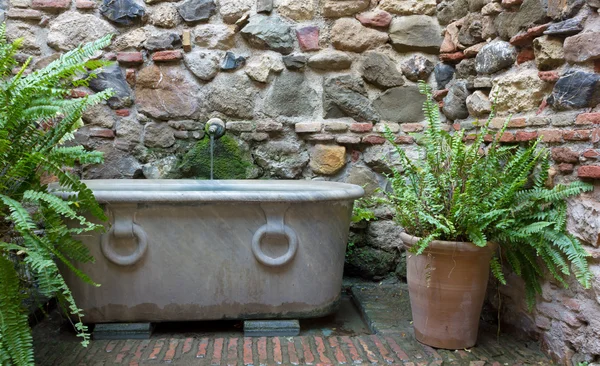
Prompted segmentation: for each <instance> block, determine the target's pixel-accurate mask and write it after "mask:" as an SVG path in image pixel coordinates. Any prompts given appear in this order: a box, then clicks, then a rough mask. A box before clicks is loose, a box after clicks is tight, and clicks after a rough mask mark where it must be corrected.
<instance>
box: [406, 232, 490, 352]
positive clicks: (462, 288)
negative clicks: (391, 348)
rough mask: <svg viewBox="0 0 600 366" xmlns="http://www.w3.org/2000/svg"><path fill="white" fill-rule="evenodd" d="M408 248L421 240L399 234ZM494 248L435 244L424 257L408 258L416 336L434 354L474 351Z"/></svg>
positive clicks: (424, 253)
mask: <svg viewBox="0 0 600 366" xmlns="http://www.w3.org/2000/svg"><path fill="white" fill-rule="evenodd" d="M400 238H401V239H402V241H403V242H404V245H405V246H407V247H408V248H410V247H411V246H413V245H414V244H415V243H416V242H417V241H418V240H419V238H417V237H415V236H412V235H408V234H405V233H402V234H401V235H400ZM496 248H497V245H496V244H494V243H489V245H488V246H486V247H485V248H480V247H478V246H476V245H474V244H473V243H465V242H449V241H437V240H436V241H433V242H431V244H429V247H428V248H427V249H426V250H425V252H423V254H422V255H414V254H411V253H407V257H406V261H407V263H406V266H407V280H408V291H409V293H410V305H411V307H412V315H413V326H414V329H415V336H416V338H417V340H418V341H419V342H421V343H424V344H427V345H429V346H432V347H436V348H446V349H463V348H469V347H472V346H474V345H475V343H476V342H477V330H478V328H479V316H480V314H481V308H482V306H483V300H484V298H485V291H486V288H487V283H488V277H489V270H490V259H491V257H492V254H493V253H494V251H495V250H496Z"/></svg>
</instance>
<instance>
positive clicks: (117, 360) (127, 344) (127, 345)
mask: <svg viewBox="0 0 600 366" xmlns="http://www.w3.org/2000/svg"><path fill="white" fill-rule="evenodd" d="M132 346H133V343H132V341H131V340H127V341H125V344H124V345H123V348H121V351H119V354H118V355H117V357H116V358H115V363H121V362H123V359H124V358H125V356H127V353H128V352H129V351H130V350H131V347H132Z"/></svg>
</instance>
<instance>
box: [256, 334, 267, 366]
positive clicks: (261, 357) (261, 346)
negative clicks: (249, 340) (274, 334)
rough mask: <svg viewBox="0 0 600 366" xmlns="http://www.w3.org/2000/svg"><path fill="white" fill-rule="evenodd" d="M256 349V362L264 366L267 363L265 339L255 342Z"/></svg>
mask: <svg viewBox="0 0 600 366" xmlns="http://www.w3.org/2000/svg"><path fill="white" fill-rule="evenodd" d="M256 348H257V350H258V362H259V363H260V364H264V363H266V362H267V338H266V337H260V338H258V341H257V342H256Z"/></svg>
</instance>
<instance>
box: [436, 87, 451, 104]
mask: <svg viewBox="0 0 600 366" xmlns="http://www.w3.org/2000/svg"><path fill="white" fill-rule="evenodd" d="M446 95H448V89H442V90H436V91H434V92H433V95H432V96H433V99H434V100H436V101H438V102H439V101H441V100H442V99H444V97H445V96H446Z"/></svg>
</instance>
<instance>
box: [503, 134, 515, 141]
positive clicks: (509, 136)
mask: <svg viewBox="0 0 600 366" xmlns="http://www.w3.org/2000/svg"><path fill="white" fill-rule="evenodd" d="M499 141H500V142H513V141H515V135H513V134H512V133H510V132H504V133H503V134H502V136H500V140H499Z"/></svg>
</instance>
